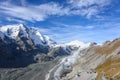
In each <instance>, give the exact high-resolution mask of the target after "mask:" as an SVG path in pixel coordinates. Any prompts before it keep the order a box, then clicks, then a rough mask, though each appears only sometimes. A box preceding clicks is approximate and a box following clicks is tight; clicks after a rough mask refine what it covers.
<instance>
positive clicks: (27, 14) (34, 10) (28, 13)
mask: <svg viewBox="0 0 120 80" xmlns="http://www.w3.org/2000/svg"><path fill="white" fill-rule="evenodd" d="M0 9H1V11H0V13H1V14H2V13H3V14H6V15H9V16H12V17H15V18H22V19H24V20H28V21H43V20H44V19H46V18H47V17H48V16H51V15H59V16H61V15H65V14H67V13H68V11H69V9H67V8H64V9H63V8H62V7H61V6H59V4H56V3H46V4H41V5H37V6H33V5H29V6H25V7H24V6H16V5H13V4H10V3H6V4H5V3H1V4H0Z"/></svg>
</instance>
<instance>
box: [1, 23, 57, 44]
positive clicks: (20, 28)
mask: <svg viewBox="0 0 120 80" xmlns="http://www.w3.org/2000/svg"><path fill="white" fill-rule="evenodd" d="M0 31H1V32H2V33H3V34H4V35H5V36H7V37H9V38H11V39H15V40H16V39H17V38H18V37H20V38H30V39H31V40H32V41H33V43H34V44H35V45H43V46H53V45H55V44H56V42H55V41H53V40H51V39H50V38H49V37H48V36H46V35H45V36H44V35H42V34H41V33H40V30H39V29H37V28H28V27H26V26H25V25H24V24H18V25H7V26H2V27H0ZM3 34H0V37H1V39H3V40H4V36H3ZM28 43H29V41H28Z"/></svg>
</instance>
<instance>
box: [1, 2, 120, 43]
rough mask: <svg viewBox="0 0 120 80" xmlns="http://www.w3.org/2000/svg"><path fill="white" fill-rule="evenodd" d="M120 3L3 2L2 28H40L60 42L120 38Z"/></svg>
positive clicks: (42, 31) (101, 40)
mask: <svg viewBox="0 0 120 80" xmlns="http://www.w3.org/2000/svg"><path fill="white" fill-rule="evenodd" d="M119 4H120V0H0V25H1V26H2V25H7V24H19V23H24V24H26V25H27V26H29V27H39V28H40V30H41V33H42V34H45V35H48V36H50V37H51V38H52V39H54V40H56V41H58V42H68V41H72V40H80V41H83V42H98V43H102V42H104V41H106V40H112V39H115V38H119V37H120V5H119Z"/></svg>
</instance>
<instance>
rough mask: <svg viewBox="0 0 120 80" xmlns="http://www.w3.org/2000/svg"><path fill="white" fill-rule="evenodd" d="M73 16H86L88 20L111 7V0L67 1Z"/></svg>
mask: <svg viewBox="0 0 120 80" xmlns="http://www.w3.org/2000/svg"><path fill="white" fill-rule="evenodd" d="M67 2H68V4H70V5H71V6H72V7H71V8H72V9H76V10H75V11H72V13H73V14H79V15H83V16H86V17H87V18H88V19H89V18H91V17H92V16H96V15H97V14H99V13H100V12H101V11H102V10H103V9H104V8H105V7H106V6H108V5H110V3H111V0H67Z"/></svg>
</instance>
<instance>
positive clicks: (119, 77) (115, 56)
mask: <svg viewBox="0 0 120 80" xmlns="http://www.w3.org/2000/svg"><path fill="white" fill-rule="evenodd" d="M79 56H80V57H79V59H78V61H77V62H76V63H75V65H74V66H73V69H72V71H71V72H70V73H69V74H67V75H66V76H65V77H63V78H62V79H65V80H68V79H72V80H120V67H119V66H120V64H119V63H120V39H119V38H118V39H115V40H113V41H107V42H105V43H104V44H103V45H95V44H94V45H91V46H90V47H88V48H86V49H84V50H82V51H81V52H79Z"/></svg>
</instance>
